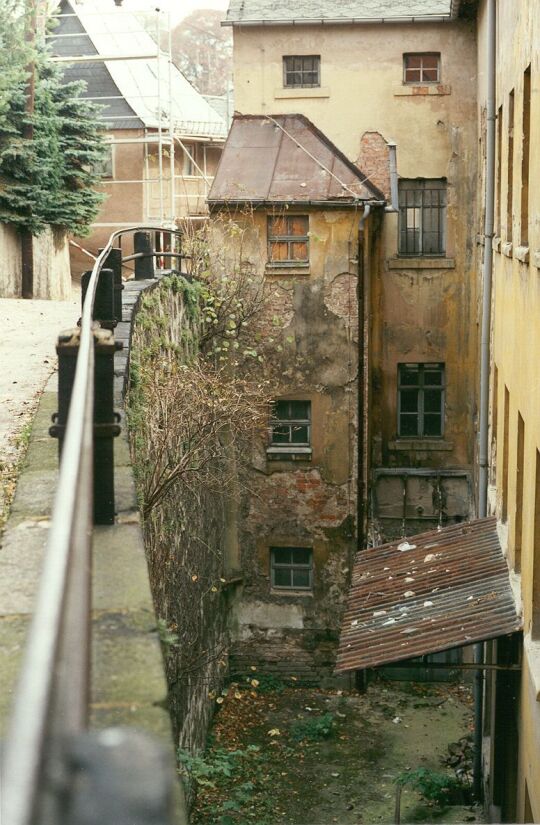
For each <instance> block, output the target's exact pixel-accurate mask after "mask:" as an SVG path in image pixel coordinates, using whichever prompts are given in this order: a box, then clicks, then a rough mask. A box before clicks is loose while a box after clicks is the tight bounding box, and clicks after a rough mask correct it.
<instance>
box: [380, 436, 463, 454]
mask: <svg viewBox="0 0 540 825" xmlns="http://www.w3.org/2000/svg"><path fill="white" fill-rule="evenodd" d="M388 449H389V450H406V451H407V452H423V451H424V450H429V451H431V452H434V451H436V450H453V449H454V442H453V441H443V440H439V441H438V440H437V439H436V438H433V439H427V438H426V439H424V438H419V439H415V438H409V439H405V438H400V439H399V441H389V442H388Z"/></svg>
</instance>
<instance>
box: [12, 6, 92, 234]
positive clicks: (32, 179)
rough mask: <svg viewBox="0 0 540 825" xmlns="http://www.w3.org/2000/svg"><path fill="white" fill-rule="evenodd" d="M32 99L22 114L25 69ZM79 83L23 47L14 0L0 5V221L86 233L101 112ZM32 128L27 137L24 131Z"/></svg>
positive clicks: (35, 228)
mask: <svg viewBox="0 0 540 825" xmlns="http://www.w3.org/2000/svg"><path fill="white" fill-rule="evenodd" d="M31 61H34V64H35V100H34V112H33V114H32V115H28V114H27V113H26V94H27V82H28V70H27V68H26V67H27V66H28V65H29V63H30V62H31ZM83 91H84V83H83V82H78V83H66V84H64V83H63V82H62V73H61V70H60V69H59V68H58V67H57V66H56V65H55V64H54V63H53V62H52V61H51V60H50V57H49V55H48V54H47V52H46V50H45V49H44V48H40V47H37V48H31V47H30V46H29V45H27V44H25V43H24V16H23V15H21V14H20V13H18V10H17V4H16V0H0V221H1V222H4V223H12V224H15V225H17V226H19V227H21V228H26V229H28V230H30V231H31V232H32V233H34V234H36V233H38V232H40V231H41V230H42V229H43V228H44V227H45V226H46V225H51V226H56V227H61V228H64V229H67V230H68V231H70V232H72V233H73V234H76V235H84V234H86V233H87V232H88V230H89V228H90V224H91V222H92V221H93V220H94V218H95V216H96V214H97V211H98V208H99V204H100V203H101V201H102V200H103V197H104V196H103V195H102V194H101V193H98V192H96V191H95V190H94V189H93V186H95V185H96V183H98V182H99V171H98V170H99V167H100V162H101V161H102V159H103V157H104V153H105V145H104V142H103V140H102V137H101V133H100V129H101V128H102V126H101V124H100V122H99V120H98V113H99V109H98V107H96V106H95V105H93V104H92V103H90V102H89V101H86V100H84V99H83V98H82V97H81V95H82V93H83ZM29 126H32V127H33V129H32V132H33V134H32V136H31V137H30V136H29V131H28V127H29Z"/></svg>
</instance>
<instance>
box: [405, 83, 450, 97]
mask: <svg viewBox="0 0 540 825" xmlns="http://www.w3.org/2000/svg"><path fill="white" fill-rule="evenodd" d="M451 94H452V87H451V86H450V85H449V84H443V83H433V84H429V85H424V84H418V85H416V84H413V83H411V84H403V85H402V86H397V85H396V86H394V97H433V96H434V95H435V96H437V95H451Z"/></svg>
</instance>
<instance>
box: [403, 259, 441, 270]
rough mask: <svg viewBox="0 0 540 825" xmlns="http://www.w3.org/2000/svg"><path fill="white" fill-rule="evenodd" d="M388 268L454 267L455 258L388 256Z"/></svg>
mask: <svg viewBox="0 0 540 825" xmlns="http://www.w3.org/2000/svg"><path fill="white" fill-rule="evenodd" d="M387 264H388V269H401V270H404V269H454V268H455V266H456V261H455V258H388V260H387Z"/></svg>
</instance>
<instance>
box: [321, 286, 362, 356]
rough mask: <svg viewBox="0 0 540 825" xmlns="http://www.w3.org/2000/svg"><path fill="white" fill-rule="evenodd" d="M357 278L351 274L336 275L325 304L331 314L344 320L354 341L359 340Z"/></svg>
mask: <svg viewBox="0 0 540 825" xmlns="http://www.w3.org/2000/svg"><path fill="white" fill-rule="evenodd" d="M357 280H358V279H357V278H356V277H355V276H354V275H351V274H350V273H349V272H343V273H342V274H341V275H336V277H335V278H334V280H333V281H332V282H331V284H330V285H329V286H328V287H327V292H326V295H325V298H324V303H325V306H326V307H327V309H329V310H330V312H333V313H334V315H337V316H338V318H342V319H343V320H344V321H345V324H346V325H347V326H348V327H349V329H350V330H351V334H352V337H353V339H354V340H357V339H358V299H357V296H356V282H357Z"/></svg>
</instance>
